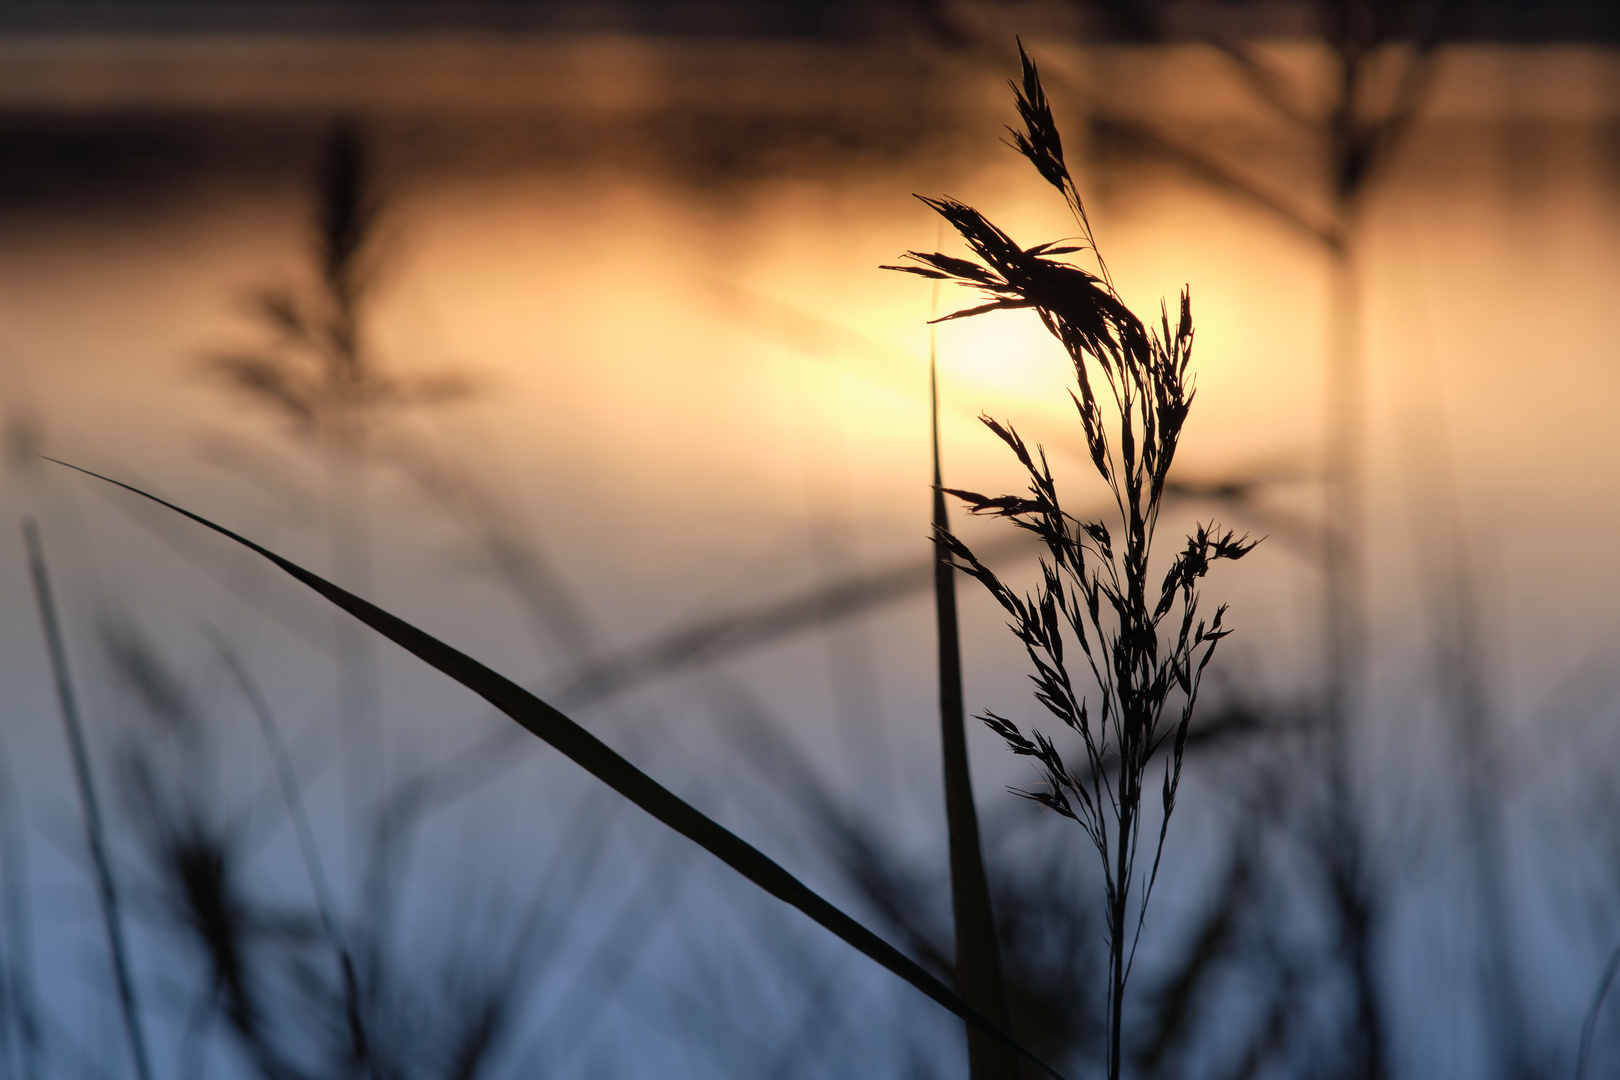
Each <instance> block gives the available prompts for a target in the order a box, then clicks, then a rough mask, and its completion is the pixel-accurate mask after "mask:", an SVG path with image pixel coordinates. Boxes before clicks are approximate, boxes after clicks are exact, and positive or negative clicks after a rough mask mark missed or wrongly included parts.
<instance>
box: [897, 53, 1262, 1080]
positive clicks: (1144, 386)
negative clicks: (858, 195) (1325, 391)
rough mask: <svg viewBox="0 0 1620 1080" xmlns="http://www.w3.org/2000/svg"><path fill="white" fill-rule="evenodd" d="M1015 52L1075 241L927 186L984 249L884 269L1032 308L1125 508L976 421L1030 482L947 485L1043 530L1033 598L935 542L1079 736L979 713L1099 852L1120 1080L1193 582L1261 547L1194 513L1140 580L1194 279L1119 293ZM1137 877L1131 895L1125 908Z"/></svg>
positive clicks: (1177, 422) (1182, 730)
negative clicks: (1128, 998)
mask: <svg viewBox="0 0 1620 1080" xmlns="http://www.w3.org/2000/svg"><path fill="white" fill-rule="evenodd" d="M1019 55H1020V57H1021V58H1022V61H1023V85H1022V87H1020V86H1018V85H1017V84H1014V87H1013V89H1014V93H1015V95H1016V100H1017V104H1018V112H1019V115H1020V116H1021V118H1022V120H1023V129H1022V130H1014V131H1012V136H1013V146H1014V148H1015V149H1017V150H1018V152H1019V153H1021V154H1022V155H1023V156H1024V157H1026V158H1027V159H1029V161H1030V163H1031V164H1033V165H1034V166H1035V169H1036V171H1038V172H1039V173H1040V175H1041V177H1042V179H1044V180H1046V181H1047V182H1048V183H1049V184H1051V185H1052V186H1053V187H1055V188H1056V189H1057V190H1058V191H1059V192H1060V193H1061V194H1062V195H1063V198H1064V201H1065V202H1066V203H1067V204H1068V207H1069V210H1070V212H1071V213H1072V214H1073V216H1074V220H1075V224H1076V225H1077V226H1078V227H1079V230H1080V240H1079V241H1078V242H1077V243H1074V244H1065V243H1063V242H1061V241H1058V242H1052V243H1045V244H1037V245H1035V246H1034V247H1029V248H1025V247H1021V246H1020V245H1018V244H1016V243H1015V242H1014V241H1013V240H1012V238H1011V237H1010V236H1008V235H1007V234H1006V233H1005V232H1003V231H1001V230H1000V229H999V228H997V227H996V226H995V225H993V224H991V222H990V221H989V220H988V219H986V218H985V217H984V215H983V214H981V213H980V212H979V211H977V210H975V209H973V208H972V207H970V206H967V205H965V204H963V203H960V202H957V201H955V200H953V199H934V198H926V197H924V198H923V202H925V203H927V204H928V205H929V206H930V207H932V208H933V209H934V210H936V211H938V213H939V214H940V216H942V217H943V218H944V219H945V220H946V221H947V222H949V223H950V224H951V226H952V227H953V228H955V229H956V231H957V232H958V233H960V234H961V236H962V239H963V240H965V241H966V242H967V245H968V247H969V248H970V249H972V251H973V253H974V254H975V255H976V256H977V257H978V260H979V261H977V262H974V261H970V260H967V259H962V258H958V257H956V256H952V255H945V254H942V253H939V252H931V253H928V252H917V251H913V252H909V253H908V257H910V258H911V259H912V260H914V261H915V262H916V263H918V264H919V265H915V266H895V267H889V269H893V270H900V271H902V272H905V273H912V274H917V275H919V276H922V277H925V278H930V279H933V280H935V281H949V282H954V283H957V284H961V285H966V286H969V287H972V288H976V289H978V290H979V291H980V292H981V293H982V294H983V295H984V297H985V299H986V302H985V303H983V304H980V305H978V306H976V307H971V308H967V309H965V310H962V311H958V312H956V313H954V314H952V315H947V316H944V318H943V319H940V320H937V321H947V320H950V319H959V318H966V317H969V316H975V315H983V314H987V313H990V312H996V311H1007V310H1023V309H1028V310H1032V311H1034V312H1035V314H1036V315H1038V316H1039V317H1040V320H1041V322H1042V324H1043V325H1045V327H1046V329H1047V330H1048V331H1050V332H1051V334H1052V336H1053V337H1055V338H1057V339H1058V341H1059V342H1060V343H1061V344H1062V345H1063V348H1064V350H1065V351H1066V352H1067V353H1068V355H1069V358H1070V360H1071V362H1072V364H1073V367H1074V375H1075V382H1076V385H1077V388H1078V390H1079V393H1078V394H1075V393H1074V392H1073V391H1071V392H1070V396H1071V397H1072V398H1073V400H1074V405H1075V408H1076V410H1077V412H1078V414H1079V419H1080V425H1081V428H1082V429H1083V431H1084V433H1085V438H1086V445H1087V446H1088V448H1089V449H1090V455H1091V462H1092V465H1093V466H1094V467H1095V469H1096V471H1097V474H1098V475H1099V476H1100V477H1101V478H1102V480H1103V481H1104V483H1106V484H1107V486H1108V490H1109V492H1110V493H1111V495H1112V497H1113V501H1114V504H1115V508H1116V510H1117V512H1118V518H1117V520H1118V527H1119V528H1120V529H1121V530H1122V532H1123V535H1122V536H1121V537H1119V540H1120V541H1121V546H1120V548H1119V549H1118V550H1117V551H1116V548H1115V536H1114V534H1113V533H1112V532H1111V531H1110V529H1109V528H1108V526H1107V525H1105V524H1104V523H1103V522H1102V521H1085V520H1082V519H1080V518H1077V517H1075V516H1074V515H1072V514H1070V513H1067V512H1066V511H1065V510H1064V509H1063V507H1062V504H1061V503H1060V501H1059V498H1058V491H1057V485H1056V483H1055V482H1054V480H1053V478H1052V473H1051V470H1050V468H1049V467H1048V465H1047V462H1046V455H1045V452H1044V451H1042V450H1041V449H1040V448H1039V447H1037V448H1036V449H1035V451H1034V453H1031V451H1030V448H1029V446H1028V445H1027V444H1026V443H1025V442H1024V440H1023V439H1022V438H1021V437H1020V436H1019V435H1018V433H1017V432H1016V431H1015V430H1014V429H1013V428H1012V427H1011V426H1010V425H1004V424H1002V423H1000V422H998V421H996V420H992V419H990V418H989V417H985V418H984V423H985V424H986V426H988V427H989V429H990V430H991V431H992V432H994V433H995V435H996V436H997V437H998V438H999V439H1001V441H1002V442H1004V443H1005V444H1006V445H1007V446H1008V448H1010V449H1011V450H1012V452H1013V454H1014V456H1015V457H1016V458H1017V459H1018V462H1019V464H1020V465H1022V466H1023V468H1024V471H1025V472H1026V474H1027V475H1028V478H1029V489H1028V492H1027V494H1023V495H1003V496H999V497H990V496H985V495H980V494H978V493H976V492H971V491H958V490H952V491H950V494H952V495H955V496H956V497H958V498H960V499H961V500H962V501H964V502H965V503H966V504H967V505H968V507H969V509H970V510H971V512H973V513H975V514H981V515H987V516H994V517H1004V518H1007V519H1009V520H1010V521H1011V522H1012V523H1013V524H1014V525H1015V526H1017V527H1018V528H1020V529H1023V530H1025V531H1027V532H1029V533H1031V534H1033V535H1034V536H1035V537H1036V538H1037V539H1039V540H1040V542H1041V544H1042V545H1043V546H1044V547H1045V549H1046V553H1045V554H1044V555H1043V556H1042V557H1041V561H1040V569H1041V581H1040V584H1039V585H1038V586H1037V587H1036V590H1035V592H1034V593H1033V594H1026V595H1022V596H1021V595H1019V594H1018V593H1017V592H1016V591H1015V590H1014V589H1012V588H1011V587H1009V586H1008V585H1006V584H1005V583H1004V582H1003V581H1002V580H1001V578H1000V577H999V576H998V575H997V574H996V572H995V571H993V570H992V569H990V567H989V566H987V565H985V563H984V562H983V561H982V560H980V559H979V558H978V557H977V556H976V555H974V553H973V552H972V551H971V550H970V549H969V548H968V547H967V545H965V544H964V543H962V542H961V541H960V540H958V539H957V538H955V537H954V536H952V535H951V534H950V533H949V532H948V531H947V530H945V529H944V528H939V529H938V531H937V539H938V542H939V543H940V545H941V546H942V547H943V548H944V549H945V550H946V551H947V552H949V554H950V555H951V556H952V557H953V558H954V559H956V560H958V561H959V563H960V565H961V568H962V569H963V570H964V571H966V572H967V573H969V574H971V575H972V576H973V577H975V578H977V579H978V580H979V581H980V582H982V583H983V584H984V586H985V587H986V588H987V589H988V590H989V591H990V593H991V595H992V596H994V597H995V599H996V601H997V602H998V603H999V604H1000V605H1001V606H1002V607H1003V608H1004V609H1005V610H1006V612H1007V614H1008V615H1009V616H1010V618H1011V624H1010V625H1011V627H1012V630H1013V632H1014V633H1015V634H1016V635H1017V636H1018V639H1019V641H1021V642H1022V643H1023V645H1024V648H1025V650H1026V652H1027V653H1028V655H1029V659H1030V662H1031V664H1032V665H1033V667H1034V669H1035V670H1034V673H1033V674H1032V675H1031V678H1032V679H1033V680H1034V682H1035V687H1036V690H1035V696H1036V698H1037V699H1038V700H1039V701H1040V703H1041V704H1042V706H1044V707H1045V709H1046V711H1047V712H1049V713H1050V714H1052V715H1053V716H1054V717H1056V718H1057V719H1058V720H1060V721H1061V722H1062V723H1063V724H1064V725H1065V726H1066V727H1068V728H1070V729H1071V730H1072V731H1073V732H1074V733H1076V734H1078V735H1079V736H1080V740H1081V745H1082V748H1083V752H1084V763H1083V764H1081V765H1078V766H1071V765H1070V764H1069V762H1068V761H1067V760H1065V758H1064V756H1063V752H1062V751H1060V750H1059V748H1058V747H1057V745H1056V744H1055V743H1054V742H1053V741H1052V740H1051V739H1049V738H1048V737H1047V736H1046V735H1045V734H1043V733H1042V732H1041V731H1039V730H1038V729H1034V728H1031V729H1030V730H1029V733H1028V734H1025V731H1024V729H1023V728H1022V727H1020V725H1019V724H1017V723H1016V722H1014V721H1012V720H1010V719H1008V718H1006V717H1003V716H1000V715H998V714H996V713H993V712H987V713H985V714H984V716H983V717H981V719H983V721H984V722H985V723H986V724H987V725H988V726H989V727H990V728H991V730H993V731H995V732H996V734H998V735H1000V736H1002V737H1003V738H1004V739H1006V741H1007V744H1008V746H1009V747H1010V748H1011V749H1012V750H1013V752H1014V753H1016V754H1020V755H1024V756H1028V757H1032V758H1034V759H1035V761H1036V762H1037V763H1038V764H1039V766H1040V771H1041V775H1042V779H1043V780H1044V781H1045V784H1046V787H1045V789H1044V790H1039V791H1030V792H1022V791H1021V792H1018V794H1021V795H1024V796H1026V797H1027V798H1030V799H1033V800H1035V801H1036V802H1039V803H1041V804H1042V805H1044V806H1045V807H1047V808H1048V809H1050V810H1052V811H1055V812H1056V813H1058V814H1061V815H1062V816H1064V817H1066V818H1070V819H1072V820H1074V821H1075V822H1077V823H1078V824H1079V825H1080V826H1081V828H1082V829H1083V830H1084V832H1085V834H1086V836H1087V838H1088V839H1089V840H1090V842H1091V844H1092V845H1093V846H1094V847H1095V848H1096V850H1097V854H1098V856H1099V858H1100V860H1101V863H1102V869H1103V875H1104V883H1105V891H1106V902H1107V925H1108V938H1109V959H1108V967H1109V978H1108V1004H1109V1008H1108V1012H1109V1039H1108V1075H1109V1077H1110V1080H1117V1078H1118V1077H1119V1075H1120V1070H1121V1064H1122V1045H1121V1035H1122V1028H1123V999H1124V993H1125V983H1126V980H1127V979H1128V978H1129V976H1130V971H1131V965H1132V961H1133V960H1134V958H1135V953H1136V943H1137V941H1138V939H1139V938H1140V935H1141V931H1142V925H1143V920H1144V919H1145V917H1146V912H1147V901H1148V897H1149V895H1150V894H1151V892H1152V889H1153V883H1154V881H1155V880H1156V878H1157V876H1158V871H1159V861H1160V857H1161V855H1162V853H1163V851H1164V840H1165V835H1166V832H1165V830H1166V829H1167V828H1168V826H1169V821H1170V815H1171V813H1172V811H1173V810H1174V808H1175V800H1176V791H1177V788H1178V787H1179V784H1180V780H1181V766H1182V761H1183V755H1184V753H1185V750H1186V745H1187V734H1188V730H1189V727H1190V725H1191V723H1192V716H1193V707H1194V705H1195V703H1196V701H1197V698H1198V686H1199V682H1200V679H1201V677H1202V675H1203V672H1204V669H1205V668H1206V667H1207V666H1208V665H1209V662H1210V660H1211V658H1212V657H1213V655H1214V651H1215V646H1216V645H1217V644H1218V643H1219V641H1220V640H1221V639H1222V638H1223V637H1225V636H1226V635H1227V634H1228V633H1230V631H1229V630H1227V629H1225V628H1224V627H1223V625H1222V617H1223V615H1224V613H1225V608H1224V606H1223V607H1220V608H1217V609H1216V611H1215V614H1214V616H1213V617H1212V618H1210V619H1209V620H1208V621H1207V622H1206V621H1205V620H1203V619H1200V618H1199V617H1198V604H1199V592H1198V585H1199V582H1200V580H1201V579H1202V578H1203V577H1204V576H1205V574H1207V573H1208V571H1209V569H1210V566H1211V564H1213V563H1215V562H1218V561H1221V560H1223V559H1224V560H1229V559H1240V558H1242V557H1243V556H1244V555H1246V554H1247V553H1248V552H1249V551H1250V550H1251V549H1252V548H1253V547H1254V544H1253V543H1252V542H1250V541H1249V540H1248V539H1247V537H1244V538H1241V539H1240V538H1238V537H1236V536H1235V535H1234V534H1233V533H1231V532H1230V531H1228V532H1222V531H1220V530H1219V529H1217V528H1215V527H1214V526H1213V525H1211V526H1208V527H1205V526H1200V527H1199V528H1198V530H1197V532H1196V533H1195V534H1194V535H1192V536H1190V537H1188V538H1187V544H1186V547H1185V549H1184V550H1183V551H1181V552H1180V553H1179V554H1177V555H1176V556H1175V557H1174V559H1172V560H1171V563H1170V566H1169V568H1168V569H1167V570H1166V572H1165V574H1164V577H1163V580H1162V582H1161V583H1160V584H1159V585H1158V587H1157V588H1155V587H1154V586H1153V585H1152V584H1151V583H1150V581H1149V574H1150V564H1151V558H1152V547H1153V539H1154V533H1155V530H1156V527H1157V524H1158V519H1159V512H1160V508H1161V506H1162V504H1163V500H1164V496H1165V484H1166V479H1167V477H1168V476H1169V472H1170V467H1171V465H1172V463H1173V462H1174V460H1175V454H1176V449H1177V446H1178V445H1179V441H1180V437H1181V430H1182V426H1183V424H1184V423H1185V422H1186V419H1187V414H1188V412H1189V410H1190V409H1191V407H1192V399H1193V389H1192V381H1191V378H1190V376H1189V374H1188V365H1189V363H1190V362H1191V359H1192V343H1193V326H1192V307H1191V301H1190V299H1189V297H1188V294H1187V293H1186V292H1183V293H1182V294H1181V303H1180V309H1179V312H1178V317H1177V319H1176V321H1175V322H1174V324H1172V322H1171V320H1170V315H1169V312H1168V310H1164V309H1162V308H1161V313H1160V318H1159V325H1158V326H1157V327H1151V326H1150V325H1148V324H1145V323H1144V321H1143V320H1142V319H1140V318H1138V317H1137V316H1136V315H1134V314H1133V313H1132V312H1131V311H1130V310H1129V308H1127V307H1126V306H1125V303H1124V301H1123V299H1122V298H1121V297H1120V295H1119V293H1118V292H1117V291H1116V290H1115V288H1114V284H1113V281H1112V280H1111V278H1110V276H1109V273H1108V266H1107V264H1106V263H1105V262H1104V261H1103V259H1102V256H1101V254H1100V253H1099V252H1098V251H1097V246H1096V241H1095V239H1094V237H1093V234H1092V230H1091V222H1090V221H1089V220H1088V218H1087V216H1086V211H1085V206H1084V204H1083V202H1082V201H1081V199H1080V194H1079V190H1078V188H1077V187H1076V186H1075V183H1074V179H1073V177H1072V176H1071V175H1070V172H1069V167H1068V164H1067V163H1066V162H1065V160H1064V156H1063V142H1062V139H1061V137H1060V136H1059V133H1058V130H1057V125H1056V123H1055V121H1054V120H1053V117H1052V110H1051V107H1050V105H1049V104H1048V102H1047V99H1046V94H1045V91H1044V90H1043V88H1042V86H1041V81H1040V75H1039V72H1038V71H1037V70H1036V67H1035V64H1034V63H1033V62H1032V61H1031V60H1030V58H1029V56H1028V54H1026V53H1024V52H1023V49H1022V46H1020V49H1019ZM1081 252H1090V253H1091V256H1092V258H1093V259H1094V260H1095V263H1096V272H1095V273H1092V272H1090V271H1087V270H1084V269H1081V268H1080V267H1078V266H1075V265H1073V264H1072V263H1068V262H1064V261H1062V260H1061V259H1060V258H1057V256H1062V255H1068V254H1075V253H1081ZM1071 644H1072V645H1073V646H1077V647H1078V649H1079V651H1080V652H1081V653H1082V654H1083V657H1084V659H1083V660H1081V659H1079V658H1074V659H1075V661H1076V674H1071V671H1070V668H1069V661H1070V659H1071V658H1072V657H1073V653H1072V652H1070V651H1069V649H1070V647H1071ZM1077 675H1078V677H1077ZM1088 682H1089V683H1090V684H1091V685H1092V686H1093V687H1094V689H1095V691H1096V692H1097V697H1096V698H1095V699H1094V700H1096V701H1097V702H1099V703H1100V705H1099V708H1098V711H1097V714H1096V715H1095V716H1093V715H1092V713H1091V712H1090V710H1089V707H1088V702H1087V698H1086V690H1085V684H1086V683H1088ZM1178 695H1179V704H1178V703H1177V701H1176V698H1177V696H1178ZM1165 749H1168V750H1169V753H1168V755H1167V758H1166V765H1165V769H1164V776H1163V780H1162V784H1161V803H1162V807H1161V817H1160V825H1159V832H1158V837H1157V842H1156V843H1154V844H1152V845H1151V847H1150V848H1149V849H1148V850H1149V851H1150V853H1151V862H1150V866H1149V868H1148V870H1147V871H1146V873H1145V874H1144V875H1142V879H1141V884H1140V886H1138V884H1137V881H1138V871H1137V859H1138V855H1139V853H1140V852H1141V851H1142V846H1141V843H1140V832H1141V828H1142V820H1143V806H1142V802H1143V797H1144V795H1145V793H1146V790H1147V778H1148V772H1149V768H1150V766H1151V764H1152V760H1153V759H1154V758H1155V757H1156V756H1157V755H1158V754H1159V753H1160V752H1161V750H1165ZM954 841H955V837H954V836H953V843H954ZM1138 887H1140V890H1141V898H1140V900H1139V901H1137V902H1136V903H1135V904H1134V918H1133V917H1132V914H1133V902H1132V897H1133V892H1134V890H1136V889H1137V888H1138Z"/></svg>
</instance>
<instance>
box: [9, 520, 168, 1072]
mask: <svg viewBox="0 0 1620 1080" xmlns="http://www.w3.org/2000/svg"><path fill="white" fill-rule="evenodd" d="M23 543H24V545H25V546H26V547H27V549H28V569H29V572H30V574H31V575H32V577H33V579H34V600H35V603H36V604H37V605H38V607H39V622H40V627H41V629H42V630H43V632H44V634H45V648H46V651H47V652H48V653H49V654H50V660H51V673H52V675H53V676H54V678H55V682H56V699H57V704H58V705H59V706H60V707H61V712H62V730H63V732H64V733H65V734H66V735H67V742H68V752H69V754H70V756H71V757H72V760H73V778H74V780H75V781H76V783H77V785H78V791H79V810H80V816H81V818H82V819H83V821H84V836H85V843H86V845H87V846H88V847H89V849H90V862H91V865H92V867H93V868H94V870H95V875H96V900H97V902H98V905H99V907H100V909H101V923H102V928H103V930H104V931H105V932H106V935H107V951H108V952H109V953H110V954H111V955H112V965H113V981H114V985H115V986H116V987H117V991H118V1007H119V1014H120V1015H121V1017H122V1018H123V1021H124V1035H125V1038H126V1039H127V1040H128V1042H129V1056H130V1061H131V1062H132V1064H133V1065H134V1068H135V1075H136V1077H137V1078H138V1080H152V1066H151V1061H150V1059H149V1057H148V1055H147V1049H146V1033H145V1030H144V1029H143V1028H142V1026H141V1012H140V1003H139V1001H138V1000H137V997H136V990H135V979H134V977H133V976H132V975H131V973H130V968H129V946H128V944H127V942H126V941H125V938H124V919H123V907H122V902H121V898H120V894H119V890H118V879H117V878H116V877H115V876H114V875H113V870H112V861H111V859H109V858H108V856H107V830H106V825H105V823H104V821H103V820H102V816H101V801H100V799H99V798H98V797H97V794H96V782H95V774H94V773H93V772H92V771H91V769H90V751H89V748H88V745H87V743H86V742H85V738H84V725H83V724H82V723H81V722H80V719H79V703H78V697H77V695H75V693H74V691H73V676H72V674H71V672H70V671H69V669H68V658H67V645H66V643H65V641H64V640H63V637H62V626H61V623H60V621H59V620H58V619H57V614H56V600H55V597H54V595H53V594H52V592H51V578H50V571H49V568H48V567H47V566H46V564H45V544H44V542H43V541H42V540H41V539H40V536H39V526H38V525H37V524H35V522H34V521H33V520H32V519H28V520H25V521H24V522H23Z"/></svg>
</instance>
